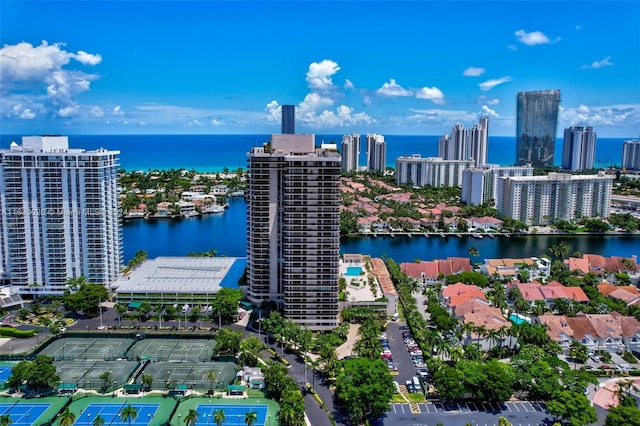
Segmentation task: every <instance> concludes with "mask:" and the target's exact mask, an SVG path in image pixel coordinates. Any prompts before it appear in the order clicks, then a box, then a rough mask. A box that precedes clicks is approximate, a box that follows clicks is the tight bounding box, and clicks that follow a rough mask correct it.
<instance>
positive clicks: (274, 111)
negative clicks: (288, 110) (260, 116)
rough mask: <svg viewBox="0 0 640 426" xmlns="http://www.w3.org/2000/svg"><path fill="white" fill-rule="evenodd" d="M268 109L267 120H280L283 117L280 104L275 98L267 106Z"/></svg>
mask: <svg viewBox="0 0 640 426" xmlns="http://www.w3.org/2000/svg"><path fill="white" fill-rule="evenodd" d="M265 110H266V111H267V121H271V122H278V123H279V122H280V120H281V119H282V112H281V111H280V104H279V103H278V101H276V100H273V101H271V102H269V103H268V104H267V106H266V107H265Z"/></svg>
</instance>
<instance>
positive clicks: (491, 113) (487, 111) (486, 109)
mask: <svg viewBox="0 0 640 426" xmlns="http://www.w3.org/2000/svg"><path fill="white" fill-rule="evenodd" d="M480 115H484V116H489V117H491V118H498V117H500V115H499V114H498V113H497V112H495V111H494V110H492V109H491V108H489V107H488V106H486V105H482V112H481V113H480Z"/></svg>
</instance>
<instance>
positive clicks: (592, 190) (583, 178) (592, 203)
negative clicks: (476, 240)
mask: <svg viewBox="0 0 640 426" xmlns="http://www.w3.org/2000/svg"><path fill="white" fill-rule="evenodd" d="M613 179H614V176H612V175H606V174H604V173H603V172H600V173H598V174H597V175H570V174H565V173H549V174H548V175H547V176H522V177H505V178H500V180H501V182H500V186H499V190H498V206H499V208H498V211H499V212H500V214H502V215H504V216H507V217H509V218H512V219H516V220H519V221H521V222H523V223H526V224H527V225H547V224H550V223H555V222H557V221H558V220H576V219H580V218H583V217H600V218H607V217H608V216H609V208H610V206H611V194H612V188H613Z"/></svg>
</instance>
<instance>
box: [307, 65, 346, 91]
mask: <svg viewBox="0 0 640 426" xmlns="http://www.w3.org/2000/svg"><path fill="white" fill-rule="evenodd" d="M338 71H340V67H339V66H338V64H337V63H336V62H334V61H332V60H330V59H324V60H323V61H322V62H320V63H318V62H312V63H311V65H309V71H307V83H309V87H310V88H311V89H320V90H326V89H331V88H332V87H333V81H331V76H332V75H334V74H335V73H337V72H338Z"/></svg>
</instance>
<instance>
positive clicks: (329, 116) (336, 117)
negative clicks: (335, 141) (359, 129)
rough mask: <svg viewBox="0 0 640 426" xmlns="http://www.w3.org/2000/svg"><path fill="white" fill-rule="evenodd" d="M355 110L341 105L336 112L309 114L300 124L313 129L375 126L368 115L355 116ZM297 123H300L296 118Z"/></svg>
mask: <svg viewBox="0 0 640 426" xmlns="http://www.w3.org/2000/svg"><path fill="white" fill-rule="evenodd" d="M353 112H354V109H353V108H351V107H348V106H346V105H340V106H339V107H337V108H336V110H335V112H334V111H331V110H324V111H322V112H321V113H319V114H316V113H315V112H309V113H307V114H305V115H304V116H302V117H301V118H300V120H299V121H300V122H302V123H305V124H306V125H308V126H309V127H313V128H331V127H346V126H354V125H357V124H373V123H375V120H374V119H372V118H371V117H370V116H369V115H367V114H366V113H363V112H360V113H356V114H354V113H353ZM296 121H298V119H297V117H296Z"/></svg>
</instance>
